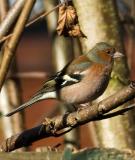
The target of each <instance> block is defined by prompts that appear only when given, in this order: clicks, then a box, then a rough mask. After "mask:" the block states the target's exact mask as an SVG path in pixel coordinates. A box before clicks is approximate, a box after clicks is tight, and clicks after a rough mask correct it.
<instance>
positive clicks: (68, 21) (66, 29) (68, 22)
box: [56, 4, 86, 37]
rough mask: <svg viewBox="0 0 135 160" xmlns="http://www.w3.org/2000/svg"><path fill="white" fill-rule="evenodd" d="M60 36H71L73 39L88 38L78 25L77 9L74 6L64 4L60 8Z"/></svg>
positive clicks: (58, 26)
mask: <svg viewBox="0 0 135 160" xmlns="http://www.w3.org/2000/svg"><path fill="white" fill-rule="evenodd" d="M56 30H57V33H58V35H64V36H71V37H86V36H85V35H84V34H83V33H82V31H81V30H80V26H79V24H78V17H77V14H76V11H75V8H74V7H73V6H72V5H66V4H63V5H62V6H61V7H59V16H58V25H57V29H56Z"/></svg>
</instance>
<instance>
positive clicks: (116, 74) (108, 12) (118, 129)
mask: <svg viewBox="0 0 135 160" xmlns="http://www.w3.org/2000/svg"><path fill="white" fill-rule="evenodd" d="M73 2H74V6H75V8H76V10H77V14H78V18H79V24H80V27H81V30H82V32H83V33H84V34H85V35H86V36H87V38H81V44H82V47H83V52H88V51H89V49H91V48H92V47H93V46H94V45H95V43H97V42H101V41H104V42H108V43H110V44H112V45H113V46H115V47H116V48H117V49H118V50H119V51H121V52H124V47H123V42H122V36H121V33H120V31H121V28H120V24H119V19H118V16H117V11H116V6H115V3H114V1H113V0H94V1H93V0H85V1H80V0H73ZM128 73H129V72H128V67H127V62H126V58H122V59H119V60H117V61H115V64H114V68H113V72H112V77H111V80H110V83H109V86H108V88H107V90H106V92H105V93H104V94H103V95H102V96H101V97H100V98H99V99H98V101H100V100H101V99H104V98H105V97H108V96H109V95H111V94H113V93H114V92H117V90H119V89H121V88H123V86H124V85H126V84H127V83H128V78H129V76H128V75H129V74H128ZM132 113H133V111H132ZM132 113H129V114H126V115H124V116H118V117H115V118H112V119H108V120H103V121H101V122H96V123H95V129H96V133H97V138H98V141H99V145H100V146H102V147H115V148H135V137H134V136H135V125H134V121H133V114H132Z"/></svg>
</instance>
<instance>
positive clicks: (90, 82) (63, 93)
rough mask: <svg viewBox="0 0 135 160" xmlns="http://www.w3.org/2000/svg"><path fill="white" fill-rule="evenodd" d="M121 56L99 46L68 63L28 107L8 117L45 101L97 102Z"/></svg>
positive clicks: (105, 47)
mask: <svg viewBox="0 0 135 160" xmlns="http://www.w3.org/2000/svg"><path fill="white" fill-rule="evenodd" d="M121 56H122V54H121V53H119V52H116V51H115V49H114V48H113V47H112V46H110V45H109V44H107V43H105V42H100V43H97V44H96V45H95V46H94V47H93V48H92V49H91V50H90V51H89V52H88V53H87V54H84V55H81V56H79V57H78V58H76V59H74V60H73V61H71V62H69V63H68V64H67V65H66V66H65V67H64V68H63V69H62V70H61V71H59V72H57V73H56V74H55V75H54V76H53V77H51V78H50V79H49V80H48V81H46V82H45V83H44V85H43V87H42V88H41V89H40V90H39V91H38V92H37V93H36V94H35V95H34V96H33V97H32V98H31V99H30V100H29V101H28V102H26V103H24V104H22V105H21V106H20V107H18V108H17V109H15V110H13V111H12V112H10V113H8V114H6V116H11V115H13V114H14V113H16V112H18V111H21V110H23V109H24V108H26V107H28V106H30V105H32V104H34V103H36V102H38V101H41V100H44V99H52V98H55V99H58V100H60V101H63V102H65V103H68V104H72V105H75V104H84V103H88V102H90V101H92V100H94V99H96V98H98V97H99V96H100V95H101V94H102V93H103V92H104V91H105V89H106V87H107V85H108V82H109V78H110V74H111V71H112V67H113V62H114V58H117V57H121Z"/></svg>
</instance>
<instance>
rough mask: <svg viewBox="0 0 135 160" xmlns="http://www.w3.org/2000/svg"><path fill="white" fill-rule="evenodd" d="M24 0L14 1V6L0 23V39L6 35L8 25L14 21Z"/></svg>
mask: <svg viewBox="0 0 135 160" xmlns="http://www.w3.org/2000/svg"><path fill="white" fill-rule="evenodd" d="M24 2H25V1H24V0H19V1H16V3H15V4H14V6H13V7H12V8H11V9H10V11H9V12H8V14H7V16H6V17H5V19H4V20H3V21H2V23H1V24H0V39H1V38H3V36H5V35H6V33H7V32H8V31H9V29H10V27H11V26H12V24H13V23H14V21H15V19H16V18H17V16H18V15H19V13H20V11H21V9H22V7H23V5H24Z"/></svg>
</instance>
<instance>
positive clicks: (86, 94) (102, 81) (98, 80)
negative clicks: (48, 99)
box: [59, 65, 112, 104]
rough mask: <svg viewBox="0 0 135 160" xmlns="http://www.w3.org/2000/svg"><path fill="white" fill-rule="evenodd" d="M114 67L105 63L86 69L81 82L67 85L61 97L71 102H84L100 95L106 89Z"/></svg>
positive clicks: (62, 90) (61, 92)
mask: <svg viewBox="0 0 135 160" xmlns="http://www.w3.org/2000/svg"><path fill="white" fill-rule="evenodd" d="M111 70H112V68H111V67H110V68H107V67H104V66H103V65H100V66H98V65H97V66H96V65H94V66H93V68H92V67H91V68H90V69H88V70H86V71H84V72H83V73H82V74H83V75H84V77H83V78H82V80H81V81H80V82H79V83H76V84H73V85H70V86H66V87H64V88H62V89H61V91H60V93H59V94H60V95H59V97H60V99H61V100H62V101H64V102H66V103H70V104H82V103H86V102H89V101H92V100H94V99H96V98H97V97H99V96H100V95H101V94H102V93H103V92H104V90H105V89H106V87H107V85H108V82H109V78H110V73H111Z"/></svg>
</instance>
